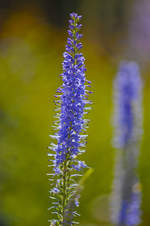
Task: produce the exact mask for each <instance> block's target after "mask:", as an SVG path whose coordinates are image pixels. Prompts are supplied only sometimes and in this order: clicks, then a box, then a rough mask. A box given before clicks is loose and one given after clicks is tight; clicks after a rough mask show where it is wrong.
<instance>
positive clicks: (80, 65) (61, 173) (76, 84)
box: [48, 13, 90, 226]
mask: <svg viewBox="0 0 150 226" xmlns="http://www.w3.org/2000/svg"><path fill="white" fill-rule="evenodd" d="M80 19H81V16H79V15H77V14H76V13H71V14H70V20H69V30H68V34H69V38H68V39H67V45H66V51H65V52H64V54H63V57H64V61H63V73H62V74H61V77H62V80H63V84H62V86H61V87H60V88H59V89H58V90H57V95H56V96H55V97H56V105H57V108H56V111H57V113H56V122H55V123H54V126H53V127H54V129H55V130H56V132H55V134H54V135H51V137H52V138H54V139H55V140H56V142H55V143H51V145H50V147H49V148H50V149H51V150H52V151H53V153H49V154H48V156H49V157H50V161H52V167H53V172H52V174H51V176H52V177H51V178H50V180H51V181H52V186H53V188H52V189H51V191H50V198H51V199H52V203H51V208H50V209H51V211H52V214H53V216H54V217H53V220H52V221H51V225H59V226H60V225H63V226H64V225H65V226H66V225H74V224H75V223H77V222H76V221H75V219H74V217H75V216H78V213H77V211H76V207H77V206H78V205H79V201H78V198H79V194H78V191H79V187H78V184H77V183H76V180H77V178H78V176H81V173H80V171H81V170H82V169H83V168H85V167H86V164H85V163H84V161H81V160H80V159H79V155H80V154H82V153H83V152H84V150H83V148H84V147H85V144H86V138H87V135H86V134H85V132H86V128H87V126H88V119H86V118H85V117H84V115H85V114H86V113H87V112H88V110H89V109H90V107H89V106H88V105H89V104H90V101H88V99H87V98H88V94H89V93H90V91H88V90H87V88H88V87H90V84H89V83H90V82H89V81H87V80H86V78H85V71H86V68H85V63H84V61H85V59H84V57H83V54H82V53H80V49H81V48H82V44H81V42H80V39H81V38H82V35H81V34H80V33H79V30H80V28H81V26H82V25H81V24H80V23H79V21H80Z"/></svg>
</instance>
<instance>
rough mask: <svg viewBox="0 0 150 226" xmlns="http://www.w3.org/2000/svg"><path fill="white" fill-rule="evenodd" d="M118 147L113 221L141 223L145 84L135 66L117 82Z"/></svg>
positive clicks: (126, 67) (124, 67)
mask: <svg viewBox="0 0 150 226" xmlns="http://www.w3.org/2000/svg"><path fill="white" fill-rule="evenodd" d="M114 88H115V120H114V122H115V123H114V125H115V128H116V134H115V147H117V148H118V149H119V150H118V152H117V162H116V172H115V183H114V188H113V189H114V190H113V196H114V197H112V198H113V202H112V204H113V205H112V221H113V223H114V224H116V225H118V226H122V225H124V226H132V225H133V226H137V225H139V223H140V214H141V213H140V203H141V192H140V190H135V187H136V185H137V184H140V182H139V178H138V176H137V172H136V168H137V160H138V158H137V157H138V152H139V141H140V137H141V131H142V129H141V128H142V112H141V96H142V95H141V93H142V82H141V78H140V72H139V67H138V65H137V64H136V63H135V62H123V63H122V64H121V66H120V69H119V73H118V74H117V77H116V79H115V86H114ZM139 187H140V186H139Z"/></svg>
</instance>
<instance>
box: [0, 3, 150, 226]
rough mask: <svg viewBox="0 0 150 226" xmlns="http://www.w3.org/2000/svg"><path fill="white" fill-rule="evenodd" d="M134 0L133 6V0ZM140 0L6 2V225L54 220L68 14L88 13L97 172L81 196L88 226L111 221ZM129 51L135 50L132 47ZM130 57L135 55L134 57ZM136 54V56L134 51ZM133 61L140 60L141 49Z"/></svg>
mask: <svg viewBox="0 0 150 226" xmlns="http://www.w3.org/2000/svg"><path fill="white" fill-rule="evenodd" d="M131 3H132V4H131ZM135 4H136V1H128V0H122V1H120V0H105V1H104V0H99V1H98V0H93V1H89V0H81V1H79V0H76V1H75V0H74V1H72V0H70V1H69V0H53V1H52V0H44V1H42V0H41V1H40V0H35V1H34V0H32V1H23V0H22V1H17V0H14V1H11V0H7V1H1V3H0V18H1V20H0V225H1V226H8V225H10V226H37V225H38V226H44V225H45V226H46V225H48V218H49V217H50V214H49V213H48V210H47V209H48V206H49V202H50V200H49V199H48V195H49V194H48V190H49V188H50V185H49V183H48V178H47V176H46V173H47V172H48V170H49V169H48V167H47V165H48V160H47V151H48V150H47V146H48V145H49V143H50V138H49V137H48V135H49V134H51V133H52V130H51V127H50V126H51V125H52V124H53V116H54V108H55V105H54V95H55V92H56V89H57V88H58V86H59V85H60V84H61V80H60V77H59V74H60V73H61V71H62V67H61V62H62V60H63V58H62V53H63V51H64V48H65V41H66V37H67V32H66V31H67V26H68V22H67V20H68V14H69V13H70V12H72V11H77V12H79V13H81V14H82V15H83V20H82V22H83V25H84V27H83V33H84V38H83V45H84V48H83V53H84V55H85V58H86V67H87V78H88V79H89V80H91V81H92V90H93V94H92V95H91V99H92V101H93V107H92V111H91V112H90V114H89V118H90V119H91V123H90V128H89V129H88V135H89V138H88V144H87V152H86V154H85V155H84V159H85V161H86V162H87V164H88V165H89V166H91V167H92V168H93V169H94V172H93V174H92V175H91V177H90V178H88V180H87V181H86V183H85V187H84V190H83V192H82V196H81V200H80V201H81V205H80V213H81V218H80V221H81V223H80V225H81V226H99V225H102V226H111V223H110V220H109V215H110V214H109V206H108V200H109V195H110V194H111V186H112V181H113V173H114V159H115V150H114V149H113V148H112V144H111V142H112V137H113V128H112V122H111V120H112V112H113V89H112V84H113V79H114V76H115V74H116V71H117V67H118V63H119V62H120V60H122V59H124V55H126V56H127V54H126V50H127V45H128V41H125V40H128V39H129V30H130V29H128V28H129V27H130V26H129V22H130V19H131V15H132V9H133V6H134V5H135ZM127 52H128V53H129V52H130V51H127ZM129 55H130V54H129ZM128 58H130V56H128ZM132 59H133V60H134V57H133V54H132ZM139 62H140V65H141V71H142V76H143V81H144V90H143V92H144V93H143V109H144V110H143V114H144V135H143V138H142V145H141V150H140V157H139V167H138V172H139V175H140V180H141V185H142V223H141V226H148V225H150V205H149V203H150V195H149V191H150V176H149V174H150V161H149V159H150V152H149V146H150V114H149V112H150V105H149V100H150V78H149V75H148V74H149V70H148V68H149V67H148V65H149V64H148V58H147V61H146V63H145V61H144V60H143V61H142V59H141V58H140V59H139Z"/></svg>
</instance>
